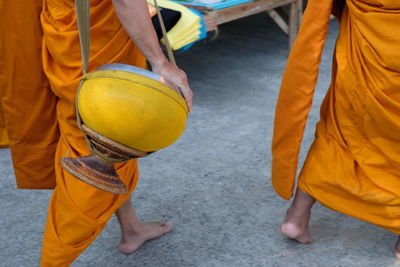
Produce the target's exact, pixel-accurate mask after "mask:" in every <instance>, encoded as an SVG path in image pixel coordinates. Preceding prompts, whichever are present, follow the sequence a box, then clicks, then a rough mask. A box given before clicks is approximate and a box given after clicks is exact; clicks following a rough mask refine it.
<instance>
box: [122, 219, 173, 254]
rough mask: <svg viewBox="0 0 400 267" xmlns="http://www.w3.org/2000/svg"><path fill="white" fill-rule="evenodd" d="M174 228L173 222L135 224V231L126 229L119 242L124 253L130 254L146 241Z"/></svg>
mask: <svg viewBox="0 0 400 267" xmlns="http://www.w3.org/2000/svg"><path fill="white" fill-rule="evenodd" d="M171 229H172V223H171V222H149V223H141V225H137V226H135V230H134V231H126V232H125V233H124V234H123V236H122V241H121V243H120V244H119V250H120V251H121V252H122V253H125V254H130V253H133V252H134V251H136V250H137V249H138V248H140V247H141V246H142V245H143V243H144V242H146V241H147V240H151V239H154V238H158V237H160V236H162V235H164V234H166V233H168V232H170V231H171Z"/></svg>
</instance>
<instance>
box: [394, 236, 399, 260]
mask: <svg viewBox="0 0 400 267" xmlns="http://www.w3.org/2000/svg"><path fill="white" fill-rule="evenodd" d="M394 256H395V257H396V258H398V259H400V237H399V238H398V239H397V242H396V245H395V246H394Z"/></svg>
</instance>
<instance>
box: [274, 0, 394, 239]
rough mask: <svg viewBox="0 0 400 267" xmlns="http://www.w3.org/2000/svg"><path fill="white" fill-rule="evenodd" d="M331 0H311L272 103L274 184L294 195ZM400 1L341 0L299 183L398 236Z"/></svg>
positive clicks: (282, 192) (341, 209) (285, 194)
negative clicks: (326, 84) (325, 86)
mask: <svg viewBox="0 0 400 267" xmlns="http://www.w3.org/2000/svg"><path fill="white" fill-rule="evenodd" d="M331 9H332V0H310V1H309V4H308V7H307V10H306V12H305V15H304V20H303V23H302V26H301V30H300V32H299V36H298V39H297V41H296V43H295V45H294V47H293V50H292V52H291V55H290V58H289V61H288V64H287V68H286V72H285V74H284V78H283V81H282V87H281V92H280V95H279V100H278V104H277V109H276V117H275V129H274V138H273V145H272V152H273V166H272V182H273V186H274V188H275V190H276V191H277V193H278V194H279V195H280V196H282V197H283V198H285V199H289V198H290V197H291V196H292V193H293V187H294V184H295V176H296V169H297V157H298V153H299V148H300V144H301V139H302V136H303V131H304V126H305V122H306V119H307V114H308V111H309V109H310V106H311V102H312V96H313V93H314V87H315V84H316V80H317V76H318V67H319V63H320V57H321V52H322V47H323V44H324V41H325V37H326V33H327V30H328V24H329V13H330V11H331ZM399 25H400V2H399V1H397V0H347V1H346V5H345V6H344V8H343V11H342V14H341V17H340V32H339V36H338V39H337V42H336V48H335V53H334V57H333V68H332V69H333V70H332V82H331V86H330V88H329V90H328V92H327V94H326V96H325V99H324V102H323V104H322V106H321V118H320V121H319V123H318V124H317V130H316V135H315V136H316V137H315V140H314V142H313V144H312V146H311V148H310V151H309V153H308V156H307V159H306V162H305V164H304V166H303V169H302V171H301V174H300V176H299V182H298V186H299V188H300V189H301V190H303V191H305V192H307V193H309V194H310V195H312V196H313V197H314V198H316V199H317V200H318V201H319V202H321V203H322V204H323V205H325V206H327V207H329V208H332V209H334V210H337V211H339V212H342V213H345V214H348V215H350V216H353V217H356V218H358V219H361V220H364V221H367V222H370V223H373V224H375V225H378V226H381V227H384V228H386V229H388V230H390V231H392V232H394V233H397V234H400V64H399V62H400V49H399V47H400V27H399Z"/></svg>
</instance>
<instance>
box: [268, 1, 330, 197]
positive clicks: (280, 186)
mask: <svg viewBox="0 0 400 267" xmlns="http://www.w3.org/2000/svg"><path fill="white" fill-rule="evenodd" d="M331 11H332V0H309V1H308V4H307V8H306V10H305V12H304V16H303V22H302V24H301V27H300V30H299V34H298V37H297V39H296V41H295V43H294V45H293V48H292V50H291V52H290V55H289V59H288V62H287V65H286V70H285V74H284V76H283V80H282V85H281V89H280V94H279V98H278V103H277V106H276V111H275V122H274V136H273V142H272V156H273V161H272V184H273V186H274V189H275V191H276V192H277V193H278V194H279V195H280V196H281V197H282V198H284V199H290V198H291V196H292V195H293V187H294V184H295V177H296V172H297V162H298V155H299V151H300V145H301V141H302V138H303V132H304V128H305V125H306V120H307V116H308V112H309V110H310V108H311V104H312V98H313V94H314V88H315V85H316V83H317V78H318V70H319V64H320V62H321V55H322V49H323V46H324V44H325V39H326V35H327V32H328V25H329V21H330V14H331Z"/></svg>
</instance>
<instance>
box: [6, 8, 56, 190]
mask: <svg viewBox="0 0 400 267" xmlns="http://www.w3.org/2000/svg"><path fill="white" fill-rule="evenodd" d="M42 2H43V1H41V0H34V1H22V0H15V1H1V2H0V22H1V23H0V34H1V38H0V55H1V57H0V90H1V91H0V96H1V97H2V99H1V100H2V101H1V102H2V105H3V112H4V119H5V121H6V126H7V132H8V137H9V143H10V149H11V155H12V160H13V165H14V173H15V177H16V180H17V187H18V188H29V189H33V188H34V189H50V188H54V186H55V177H54V155H55V150H56V146H57V142H58V139H59V137H60V133H59V131H58V125H57V118H56V114H55V107H56V101H57V97H56V96H55V95H54V94H53V92H52V91H51V90H50V86H49V82H48V80H47V78H46V76H45V75H44V72H43V67H42V60H41V46H42V39H43V33H42V29H41V26H40V19H39V18H40V12H41V10H42ZM0 127H1V126H0ZM0 131H2V130H1V129H0Z"/></svg>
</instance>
